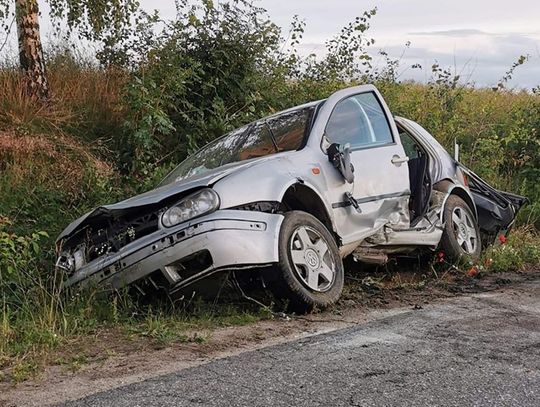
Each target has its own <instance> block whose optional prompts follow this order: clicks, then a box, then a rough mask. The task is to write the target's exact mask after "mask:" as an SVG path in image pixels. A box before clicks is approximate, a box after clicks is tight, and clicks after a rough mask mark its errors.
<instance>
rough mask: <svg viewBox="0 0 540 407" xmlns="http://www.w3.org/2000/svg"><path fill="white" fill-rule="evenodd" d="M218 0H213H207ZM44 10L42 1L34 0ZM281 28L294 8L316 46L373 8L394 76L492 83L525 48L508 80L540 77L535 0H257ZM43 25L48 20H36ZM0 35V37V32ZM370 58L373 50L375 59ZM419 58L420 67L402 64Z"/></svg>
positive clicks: (539, 12)
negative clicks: (452, 76)
mask: <svg viewBox="0 0 540 407" xmlns="http://www.w3.org/2000/svg"><path fill="white" fill-rule="evenodd" d="M140 1H141V4H142V6H143V7H144V8H145V9H148V10H151V9H158V10H159V11H160V12H161V14H162V16H163V17H164V18H174V16H175V8H174V0H140ZM214 1H216V2H217V1H218V0H214ZM39 3H40V7H41V10H42V11H43V12H44V14H46V12H47V8H46V4H45V2H44V0H39ZM258 3H259V4H260V5H261V6H262V7H264V8H266V9H267V10H268V13H269V16H270V18H271V19H272V21H274V22H275V23H276V24H278V25H279V26H281V27H282V28H283V30H284V32H286V31H287V28H288V27H289V25H290V22H291V21H292V18H293V16H294V15H295V14H297V15H299V16H300V17H301V18H302V19H304V20H305V21H306V23H307V27H306V32H305V35H304V42H303V44H302V47H301V51H302V52H303V53H304V54H306V55H307V54H310V53H316V54H319V55H320V54H321V53H322V52H324V41H325V40H326V39H328V38H330V37H332V36H333V35H334V34H335V33H337V32H339V29H340V28H341V27H342V26H343V25H345V24H347V23H348V22H349V21H350V20H352V19H354V17H355V16H357V15H361V14H362V12H363V11H365V10H368V9H371V8H373V7H375V6H376V7H377V8H378V12H377V15H376V16H375V17H374V18H373V19H372V29H371V30H370V36H371V37H373V38H375V40H376V43H375V46H374V47H373V51H372V52H373V53H374V54H376V53H377V51H378V50H379V49H384V50H386V51H387V52H388V53H389V54H390V55H391V56H394V57H399V56H400V55H401V54H402V53H403V50H404V48H405V43H406V42H407V41H410V42H411V46H410V48H409V49H407V50H406V52H405V55H404V57H403V59H402V68H401V70H402V71H404V72H403V74H402V78H404V79H408V78H414V79H417V80H421V81H424V80H427V78H428V77H429V74H430V69H429V68H430V67H431V65H432V64H433V63H434V61H435V60H437V61H438V62H439V63H440V64H441V65H443V66H449V67H455V69H456V70H457V72H459V73H461V74H462V77H463V78H469V79H470V80H472V81H474V82H476V84H478V85H481V86H491V85H495V84H496V83H497V82H498V80H499V79H500V78H501V77H502V76H503V75H504V73H505V72H506V71H507V70H508V69H509V68H510V66H511V65H512V63H513V62H515V61H516V60H517V59H518V57H519V56H520V55H522V54H523V55H525V54H528V55H530V59H529V61H528V62H527V63H526V64H525V65H524V66H521V67H519V68H518V69H517V70H516V72H515V76H514V78H513V80H512V81H511V85H512V86H514V87H517V88H532V87H534V86H537V85H539V84H540V0H513V1H508V0H452V1H449V2H443V1H436V0H379V1H375V0H258ZM42 25H43V29H44V31H45V36H46V32H47V30H48V29H49V26H48V24H47V22H46V21H43V22H42ZM0 39H2V38H1V37H0ZM377 61H378V59H377V58H376V57H375V63H377ZM415 63H419V64H421V65H422V66H423V67H425V68H427V69H424V70H423V71H418V70H412V69H407V67H408V66H410V65H412V64H415Z"/></svg>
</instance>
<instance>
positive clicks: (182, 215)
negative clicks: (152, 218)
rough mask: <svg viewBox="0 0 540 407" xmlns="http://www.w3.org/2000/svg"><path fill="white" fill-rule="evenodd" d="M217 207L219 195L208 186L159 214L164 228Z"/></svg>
mask: <svg viewBox="0 0 540 407" xmlns="http://www.w3.org/2000/svg"><path fill="white" fill-rule="evenodd" d="M218 207H219V196H218V194H217V193H216V192H215V191H214V190H213V189H210V188H206V189H203V190H200V191H198V192H195V193H194V194H191V195H189V196H187V197H186V198H184V199H182V200H181V201H180V202H178V203H176V204H175V205H174V206H172V207H170V208H169V209H167V210H166V211H165V212H163V214H162V215H161V223H162V224H163V226H165V227H166V228H170V227H173V226H176V225H178V224H179V223H182V222H185V221H187V220H190V219H193V218H196V217H198V216H201V215H204V214H207V213H210V212H213V211H215V210H216V209H217V208H218Z"/></svg>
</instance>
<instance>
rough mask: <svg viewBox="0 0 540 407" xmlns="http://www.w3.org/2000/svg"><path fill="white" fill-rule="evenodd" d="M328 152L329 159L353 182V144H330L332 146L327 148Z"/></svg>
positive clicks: (346, 178) (348, 180) (344, 176)
mask: <svg viewBox="0 0 540 407" xmlns="http://www.w3.org/2000/svg"><path fill="white" fill-rule="evenodd" d="M326 152H327V153H328V160H329V161H330V162H331V163H332V165H333V166H334V168H336V169H337V170H338V171H339V172H340V173H341V175H343V178H345V181H347V182H348V183H349V184H352V183H353V181H354V167H353V165H352V163H351V146H350V144H345V145H344V146H342V145H340V144H338V143H332V144H330V147H328V149H327V150H326Z"/></svg>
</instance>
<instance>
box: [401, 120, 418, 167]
mask: <svg viewBox="0 0 540 407" xmlns="http://www.w3.org/2000/svg"><path fill="white" fill-rule="evenodd" d="M398 130H399V138H400V139H401V144H402V145H403V150H405V154H406V155H407V157H409V159H411V160H413V159H415V158H419V157H421V156H422V155H423V153H422V150H421V149H420V147H419V146H418V144H417V143H416V141H415V139H414V138H413V137H412V136H411V135H410V134H409V132H408V131H406V130H404V129H402V128H401V127H398Z"/></svg>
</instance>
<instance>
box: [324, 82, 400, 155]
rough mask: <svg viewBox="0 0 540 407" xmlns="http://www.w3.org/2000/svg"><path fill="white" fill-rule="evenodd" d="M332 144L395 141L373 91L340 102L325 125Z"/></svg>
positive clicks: (362, 145) (360, 144)
mask: <svg viewBox="0 0 540 407" xmlns="http://www.w3.org/2000/svg"><path fill="white" fill-rule="evenodd" d="M326 136H327V137H328V139H329V140H330V141H331V142H332V143H339V144H346V143H349V144H350V145H351V147H352V148H355V147H359V148H362V147H370V146H376V145H384V144H388V143H392V141H393V138H392V131H391V130H390V125H389V124H388V120H387V119H386V116H385V114H384V111H383V109H382V106H381V105H380V103H379V101H378V100H377V98H376V97H375V95H374V94H373V93H371V92H369V93H362V94H360V95H355V96H351V97H350V98H347V99H344V100H342V101H341V102H339V103H338V104H337V105H336V107H335V109H334V111H333V112H332V115H331V116H330V119H329V120H328V124H327V125H326Z"/></svg>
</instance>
